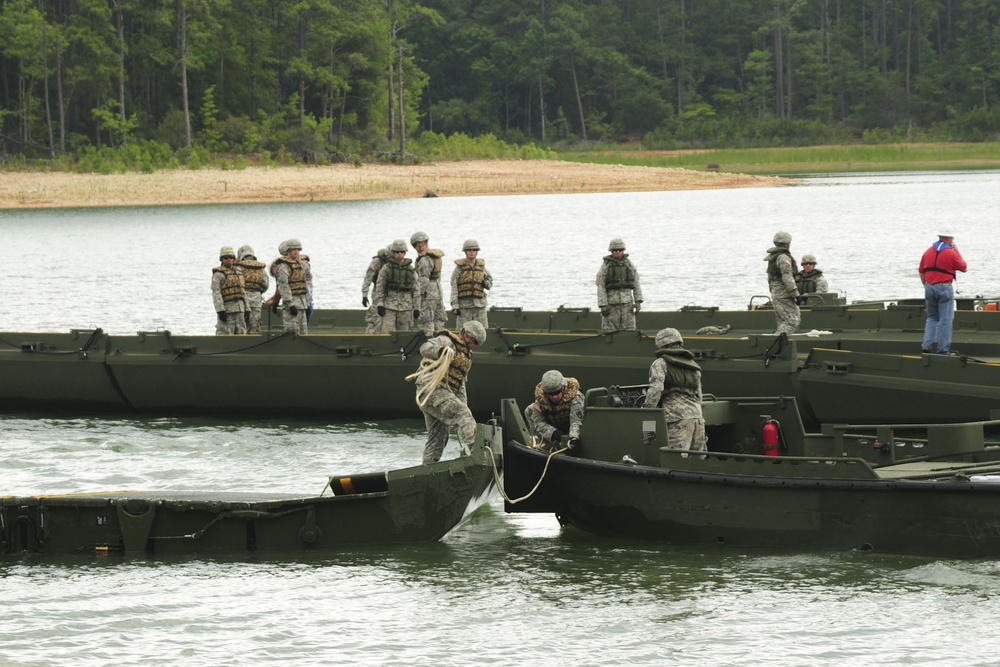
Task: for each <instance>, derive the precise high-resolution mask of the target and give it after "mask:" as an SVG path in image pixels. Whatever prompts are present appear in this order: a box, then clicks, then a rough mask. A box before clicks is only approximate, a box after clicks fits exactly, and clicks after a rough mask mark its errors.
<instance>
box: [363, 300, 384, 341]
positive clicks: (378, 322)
mask: <svg viewBox="0 0 1000 667" xmlns="http://www.w3.org/2000/svg"><path fill="white" fill-rule="evenodd" d="M381 328H382V318H381V317H379V316H378V311H377V310H375V304H374V303H373V304H372V305H370V306H368V311H367V312H366V313H365V333H366V334H376V333H380V329H381Z"/></svg>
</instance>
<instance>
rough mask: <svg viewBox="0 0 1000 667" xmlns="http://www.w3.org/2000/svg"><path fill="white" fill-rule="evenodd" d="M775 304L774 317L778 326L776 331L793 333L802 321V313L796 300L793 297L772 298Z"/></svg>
mask: <svg viewBox="0 0 1000 667" xmlns="http://www.w3.org/2000/svg"><path fill="white" fill-rule="evenodd" d="M771 302H772V304H773V305H774V319H775V320H777V323H778V328H777V329H776V330H775V333H783V334H793V333H795V330H796V329H798V328H799V324H801V323H802V315H801V313H800V312H799V307H798V305H796V303H795V300H794V299H792V298H791V297H779V298H776V299H772V300H771Z"/></svg>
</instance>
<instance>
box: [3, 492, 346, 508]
mask: <svg viewBox="0 0 1000 667" xmlns="http://www.w3.org/2000/svg"><path fill="white" fill-rule="evenodd" d="M323 491H326V489H323ZM319 495H320V494H318V493H317V494H315V495H306V494H303V493H301V492H299V493H294V492H287V493H286V492H283V491H275V492H271V493H260V492H243V491H174V492H163V491H96V492H93V493H64V494H54V495H40V496H4V497H2V498H0V502H2V503H3V504H4V505H10V504H16V503H23V502H28V501H32V500H34V501H45V502H57V503H60V504H63V503H73V502H83V501H86V502H89V503H93V502H95V501H96V502H101V501H107V502H109V503H110V502H118V501H122V500H147V501H163V502H170V503H185V502H191V503H199V504H204V503H212V502H217V503H275V502H289V501H293V502H294V501H302V502H307V501H315V500H317V499H318V497H319ZM326 497H327V498H331V497H333V494H332V493H327V494H326Z"/></svg>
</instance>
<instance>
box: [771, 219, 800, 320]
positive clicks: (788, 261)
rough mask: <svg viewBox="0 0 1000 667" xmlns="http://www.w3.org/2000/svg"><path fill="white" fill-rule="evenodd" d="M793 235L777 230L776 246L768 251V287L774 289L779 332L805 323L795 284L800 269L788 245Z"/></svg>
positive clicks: (772, 298) (775, 312)
mask: <svg viewBox="0 0 1000 667" xmlns="http://www.w3.org/2000/svg"><path fill="white" fill-rule="evenodd" d="M791 244H792V235H791V234H789V233H788V232H778V233H777V234H775V235H774V247H772V248H771V249H770V250H768V251H767V255H766V256H765V257H764V261H765V262H767V286H768V288H769V289H770V291H771V305H772V307H773V308H774V319H775V320H776V322H777V329H776V330H775V332H774V333H776V334H782V333H783V334H786V335H787V334H793V333H795V330H796V329H798V328H799V324H800V323H801V322H802V313H801V312H800V311H799V302H800V301H801V299H802V297H800V296H799V288H798V287H797V286H796V284H795V274H797V273H798V272H799V269H798V267H797V266H795V260H794V259H792V253H791V252H789V250H788V248H789V246H791Z"/></svg>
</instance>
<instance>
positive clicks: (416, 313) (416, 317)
mask: <svg viewBox="0 0 1000 667" xmlns="http://www.w3.org/2000/svg"><path fill="white" fill-rule="evenodd" d="M419 319H420V311H419V310H417V309H416V308H414V309H413V321H414V322H416V321H417V320H419Z"/></svg>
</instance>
